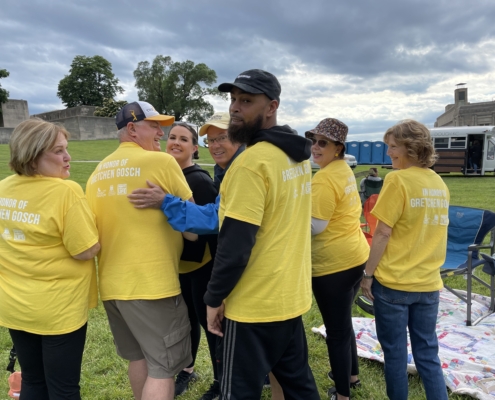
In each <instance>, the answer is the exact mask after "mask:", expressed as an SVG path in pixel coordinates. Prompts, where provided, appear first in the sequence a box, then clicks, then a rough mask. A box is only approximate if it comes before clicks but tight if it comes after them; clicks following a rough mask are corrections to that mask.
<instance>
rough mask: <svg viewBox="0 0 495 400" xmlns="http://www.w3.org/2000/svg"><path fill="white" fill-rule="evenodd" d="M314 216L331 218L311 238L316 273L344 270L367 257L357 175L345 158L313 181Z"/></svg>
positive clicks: (322, 171) (355, 265) (319, 173)
mask: <svg viewBox="0 0 495 400" xmlns="http://www.w3.org/2000/svg"><path fill="white" fill-rule="evenodd" d="M311 185H312V188H311V190H312V210H311V216H312V217H313V218H317V219H321V220H324V221H329V222H328V225H327V227H326V228H325V230H324V231H323V232H321V233H320V234H318V235H314V236H313V237H312V240H311V261H312V264H313V276H314V277H318V276H324V275H328V274H333V273H335V272H341V271H345V270H348V269H351V268H354V267H357V266H358V265H361V264H363V263H365V262H366V261H367V260H368V256H369V250H370V247H369V245H368V242H367V241H366V238H365V237H364V234H363V231H362V230H361V226H360V224H361V221H360V216H361V200H360V198H359V192H358V190H357V185H356V178H355V177H354V173H353V172H352V170H351V168H349V166H348V165H347V164H346V162H345V161H344V160H336V161H333V162H331V163H330V164H328V165H327V166H326V167H325V168H322V169H321V170H319V171H318V172H317V173H316V174H315V176H314V177H313V181H312V184H311Z"/></svg>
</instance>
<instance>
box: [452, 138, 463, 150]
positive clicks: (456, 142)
mask: <svg viewBox="0 0 495 400" xmlns="http://www.w3.org/2000/svg"><path fill="white" fill-rule="evenodd" d="M450 147H451V148H452V149H465V148H466V138H465V137H452V138H450Z"/></svg>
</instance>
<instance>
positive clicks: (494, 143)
mask: <svg viewBox="0 0 495 400" xmlns="http://www.w3.org/2000/svg"><path fill="white" fill-rule="evenodd" d="M486 159H487V160H494V159H495V140H493V138H492V139H490V140H489V141H488V148H487V151H486Z"/></svg>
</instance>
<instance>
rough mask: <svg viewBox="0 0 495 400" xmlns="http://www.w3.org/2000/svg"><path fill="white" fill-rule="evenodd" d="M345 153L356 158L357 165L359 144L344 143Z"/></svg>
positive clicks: (354, 142) (352, 142) (353, 142)
mask: <svg viewBox="0 0 495 400" xmlns="http://www.w3.org/2000/svg"><path fill="white" fill-rule="evenodd" d="M345 152H346V153H347V154H350V155H353V156H354V157H356V161H357V163H358V164H359V142H357V141H355V140H354V141H350V142H345Z"/></svg>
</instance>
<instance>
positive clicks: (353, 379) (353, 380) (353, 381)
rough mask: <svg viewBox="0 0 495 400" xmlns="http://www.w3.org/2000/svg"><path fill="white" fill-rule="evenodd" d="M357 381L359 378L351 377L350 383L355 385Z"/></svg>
mask: <svg viewBox="0 0 495 400" xmlns="http://www.w3.org/2000/svg"><path fill="white" fill-rule="evenodd" d="M358 380H359V377H358V376H357V375H351V383H355V382H357V381H358Z"/></svg>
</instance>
